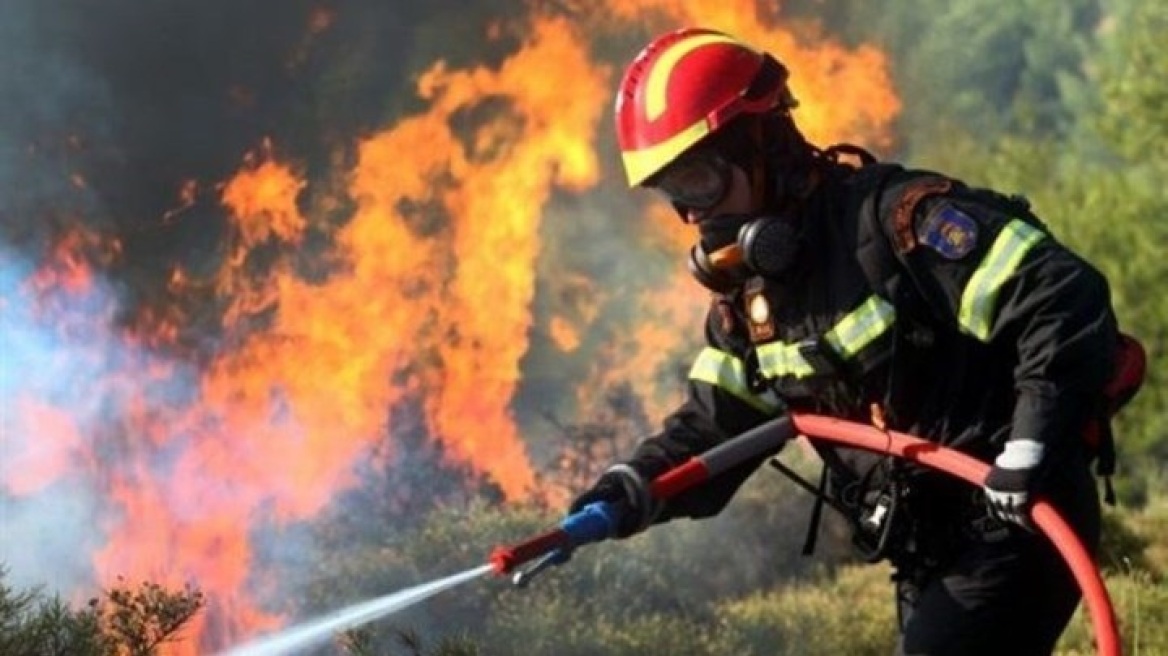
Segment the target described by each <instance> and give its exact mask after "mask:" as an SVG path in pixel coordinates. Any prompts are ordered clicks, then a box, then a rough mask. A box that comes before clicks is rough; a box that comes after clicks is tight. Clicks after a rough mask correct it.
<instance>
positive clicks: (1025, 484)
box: [985, 439, 1043, 531]
mask: <svg viewBox="0 0 1168 656" xmlns="http://www.w3.org/2000/svg"><path fill="white" fill-rule="evenodd" d="M1042 454H1043V445H1042V443H1041V442H1036V441H1034V440H1026V439H1017V440H1010V441H1009V442H1006V448H1005V449H1003V450H1002V452H1001V453H1000V454H999V455H998V457H997V458H996V459H995V460H994V466H993V468H992V469H990V474H989V476H987V477H986V481H985V496H986V505H987V506H988V508H989V512H990V514H991V515H993V516H994V517H995V518H997V519H999V520H1001V521H1004V522H1010V523H1012V524H1017V525H1018V526H1021V527H1022V528H1025V529H1027V530H1029V531H1033V530H1034V524H1033V523H1032V522H1031V521H1030V504H1031V501H1032V499H1031V489H1032V487H1033V485H1034V481H1035V478H1036V475H1035V474H1036V472H1037V471H1038V466H1039V464H1040V463H1041V462H1042Z"/></svg>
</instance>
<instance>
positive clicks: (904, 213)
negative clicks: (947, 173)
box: [892, 175, 953, 253]
mask: <svg viewBox="0 0 1168 656" xmlns="http://www.w3.org/2000/svg"><path fill="white" fill-rule="evenodd" d="M952 188H953V181H952V180H950V179H949V178H945V177H942V176H937V175H928V176H925V177H922V178H918V179H916V180H913V181H912V182H910V183H909V184H908V186H907V187H905V189H904V190H903V191H902V192H901V196H900V198H899V199H898V200H897V201H896V206H895V207H894V208H893V211H892V231H893V233H894V234H895V236H896V248H897V250H899V251H900V252H901V253H907V252H909V251H911V250H912V249H913V248H915V247H916V245H917V240H916V235H914V234H913V215H914V213H915V212H916V209H917V203H919V202H921V200H922V199H924V198H925V197H926V196H932V195H934V194H944V193H947V192H948V191H949V190H950V189H952Z"/></svg>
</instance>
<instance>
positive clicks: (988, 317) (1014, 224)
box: [957, 219, 1046, 342]
mask: <svg viewBox="0 0 1168 656" xmlns="http://www.w3.org/2000/svg"><path fill="white" fill-rule="evenodd" d="M1045 236H1046V235H1045V233H1043V232H1042V231H1041V230H1039V229H1038V228H1035V227H1034V226H1032V225H1030V224H1029V223H1026V222H1025V221H1022V220H1020V219H1015V220H1013V221H1011V222H1010V223H1008V224H1007V225H1006V227H1005V228H1002V232H1001V233H1000V234H999V235H998V238H997V239H995V240H994V244H993V246H990V251H989V253H987V254H986V256H985V258H984V259H982V261H981V264H979V265H978V267H977V270H976V271H974V272H973V275H972V276H970V278H969V282H968V283H966V285H965V291H963V292H962V293H961V308H960V309H959V310H958V313H957V322H958V323H959V324H960V325H961V328H962V330H964V331H965V332H967V333H969V334H970V335H973V336H974V337H976V338H977V339H980V340H981V341H983V342H985V341H989V338H990V328H991V327H992V325H993V319H994V309H995V308H994V305H995V301H996V300H997V298H998V292H999V291H1001V289H1002V285H1004V284H1005V283H1006V280H1007V279H1009V277H1010V276H1012V275H1013V274H1014V271H1015V270H1017V268H1018V264H1019V263H1021V262H1022V258H1023V257H1025V255H1026V253H1027V252H1029V251H1030V249H1031V247H1033V246H1034V245H1035V244H1037V243H1038V242H1040V241H1042V239H1043V237H1045Z"/></svg>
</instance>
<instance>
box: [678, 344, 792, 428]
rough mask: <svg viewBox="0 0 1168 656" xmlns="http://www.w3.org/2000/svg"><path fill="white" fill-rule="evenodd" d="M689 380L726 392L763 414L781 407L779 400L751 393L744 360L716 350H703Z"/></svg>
mask: <svg viewBox="0 0 1168 656" xmlns="http://www.w3.org/2000/svg"><path fill="white" fill-rule="evenodd" d="M689 378H690V380H696V381H701V382H703V383H709V384H710V385H713V386H714V387H717V388H719V389H721V390H725V391H726V392H728V393H730V394H732V395H734V396H735V397H737V398H739V399H741V400H742V401H743V402H744V403H746V404H748V405H750V406H751V407H753V408H755V409H757V410H760V411H762V412H766V413H773V412H776V411H777V410H778V409H779V407H780V405H779V403H778V402H777V399H776V400H768V399H765V398H763V397H761V396H759V395H757V394H755V393H753V392H751V391H750V385H749V384H748V382H747V380H746V366H745V365H743V364H742V360H739V359H738V358H736V357H734V356H733V355H730V354H729V353H726V352H725V351H719V350H718V349H716V348H712V347H709V346H707V347H705V348H704V349H702V351H701V353H699V354H698V357H697V359H696V360H694V363H693V367H691V368H690V370H689Z"/></svg>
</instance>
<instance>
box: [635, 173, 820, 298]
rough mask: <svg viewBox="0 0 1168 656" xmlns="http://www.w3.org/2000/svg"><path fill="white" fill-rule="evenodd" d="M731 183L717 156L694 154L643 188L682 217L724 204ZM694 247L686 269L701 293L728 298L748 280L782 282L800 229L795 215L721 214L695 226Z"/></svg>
mask: <svg viewBox="0 0 1168 656" xmlns="http://www.w3.org/2000/svg"><path fill="white" fill-rule="evenodd" d="M732 184H733V170H732V165H731V164H730V162H729V161H727V160H726V158H725V157H723V156H722V155H721V154H720V153H718V152H716V151H710V150H697V151H695V152H693V153H690V154H687V155H685V156H683V157H682V158H680V159H679V160H678V161H677V162H675V163H673V164H671V165H670V166H669V167H668V168H667V169H666V170H665V171H663V172H662V174H661V175H659V176H657V177H656V178H654V179H653V180H651V181H650V182H649V183H648V184H647V186H648V187H650V188H652V189H654V190H656V191H658V192H659V193H661V194H663V195H664V196H665V197H666V198H667V199H668V200H669V201H670V202H671V203H672V204H673V207H674V208H675V209H676V210H677V212H678V214H679V215H681V216H682V217H683V219H684V218H685V217H686V215H687V213H688V212H689V211H690V210H699V211H702V210H709V209H710V208H713V207H715V206H717V205H718V204H719V203H721V202H722V200H723V199H725V197H726V195H727V194H728V193H729V192H730V188H731V185H732ZM698 231H699V234H700V240H699V242H698V243H697V244H696V245H695V246H694V247H693V248H692V249H690V256H689V269H690V272H691V273H692V274H693V276H694V278H696V279H697V281H698V282H699V283H701V284H702V285H703V286H705V287H706V288H708V289H710V290H712V291H715V292H718V293H728V292H731V291H733V290H734V289H736V288H738V287H739V286H741V285H742V284H743V283H744V282H745V281H746V280H747V279H748V278H750V277H751V276H753V275H761V276H764V277H768V278H774V279H782V278H783V277H785V276H787V275H789V274H790V272H791V271H793V270H794V268H795V264H796V263H797V261H798V259H799V255H800V253H801V252H802V243H803V226H802V220H801V218H799V215H798V214H796V213H788V214H784V215H748V214H720V215H715V216H712V217H709V218H706V219H702V220H700V221H699V222H698Z"/></svg>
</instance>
